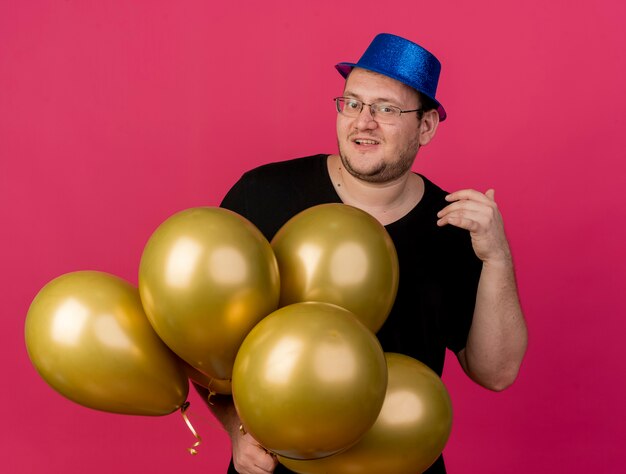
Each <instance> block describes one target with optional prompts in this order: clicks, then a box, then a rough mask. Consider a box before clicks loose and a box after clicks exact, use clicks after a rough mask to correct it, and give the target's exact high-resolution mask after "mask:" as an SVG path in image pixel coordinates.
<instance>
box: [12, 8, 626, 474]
mask: <svg viewBox="0 0 626 474" xmlns="http://www.w3.org/2000/svg"><path fill="white" fill-rule="evenodd" d="M624 5H625V3H624V2H621V1H610V0H599V1H595V2H591V1H588V2H571V1H566V0H558V1H557V0H553V1H546V0H527V1H525V2H497V1H489V0H473V1H458V2H419V1H416V0H413V1H404V0H402V1H395V2H383V3H381V2H379V1H372V0H363V1H359V2H352V1H343V2H341V1H337V0H322V1H312V2H297V1H293V0H280V1H266V2H259V1H245V0H240V1H232V2H210V1H201V0H187V1H165V0H159V1H149V2H148V1H144V2H140V1H121V0H110V1H106V2H102V1H76V0H66V1H60V0H57V1H53V0H48V1H46V0H32V1H28V0H24V1H18V0H3V1H2V2H1V3H0V159H1V165H0V222H1V226H2V232H1V234H0V239H1V241H0V252H1V262H2V270H3V271H2V273H1V274H0V288H1V292H2V320H1V323H0V324H1V326H0V328H1V331H0V333H1V337H2V341H1V345H0V348H1V349H0V354H1V355H2V357H3V361H4V362H3V364H2V365H3V373H4V374H5V377H3V384H2V387H3V389H2V392H1V395H0V396H1V397H2V423H1V428H0V436H1V438H0V460H1V461H0V462H1V466H0V470H2V472H10V473H30V472H38V473H39V472H66V473H79V472H91V473H94V474H95V473H105V472H157V473H161V472H186V473H207V472H223V471H224V468H225V466H226V464H227V461H228V456H229V445H228V440H227V438H226V436H225V434H224V433H223V432H222V431H220V429H219V428H217V425H216V422H215V421H214V420H213V419H212V418H211V417H210V416H209V415H208V412H207V411H206V410H205V409H204V408H203V407H202V406H201V403H200V401H199V400H198V399H197V397H196V396H195V394H194V395H192V396H191V397H190V400H191V402H192V409H191V417H192V420H193V421H194V424H195V426H196V429H197V430H198V431H199V432H200V434H201V435H202V436H203V438H204V443H203V444H202V445H201V449H200V451H201V452H200V454H199V455H198V456H197V457H192V456H189V455H188V454H187V453H186V451H185V448H187V447H188V446H190V445H191V444H193V441H194V439H193V437H192V436H191V434H190V432H189V431H188V429H187V427H186V426H185V424H184V422H183V420H182V418H181V417H180V415H179V414H178V413H174V414H172V415H169V416H165V417H157V418H148V417H137V416H123V415H112V414H107V413H101V412H97V411H94V410H89V409H87V408H83V407H81V406H79V405H76V404H73V403H72V402H70V401H68V400H66V399H64V398H63V397H61V396H60V395H58V394H57V393H56V392H54V391H53V390H52V389H51V388H49V387H48V386H47V385H46V383H45V382H44V381H43V380H42V379H41V378H40V377H39V376H38V375H37V373H36V372H35V370H34V368H33V367H32V365H31V363H30V361H29V359H28V357H27V353H26V349H25V344H24V333H23V331H24V319H25V316H26V312H27V310H28V307H29V304H30V302H31V300H32V298H33V297H34V296H35V294H36V293H37V291H38V290H39V289H40V288H41V287H42V286H43V285H44V284H45V283H47V282H48V281H50V280H51V279H53V278H55V277H56V276H59V275H61V274H63V273H66V272H69V271H74V270H86V269H93V270H101V271H105V272H109V273H113V274H116V275H118V276H121V277H123V278H125V279H127V280H129V281H131V282H133V283H135V284H136V282H137V269H138V264H139V259H140V256H141V252H142V249H143V246H144V244H145V242H146V240H147V239H148V237H149V236H150V235H151V233H152V232H153V231H154V229H155V228H156V227H157V226H158V225H159V224H160V223H161V222H162V221H163V220H165V219H166V218H167V217H169V216H170V215H171V214H172V213H174V212H176V211H179V210H182V209H185V208H188V207H194V206H202V205H217V204H218V203H219V201H220V199H221V198H222V196H223V195H224V193H225V192H226V190H227V189H228V188H229V186H230V185H231V184H232V183H233V182H234V180H236V179H237V178H238V177H239V176H240V174H241V173H242V172H243V171H245V170H247V169H248V168H250V167H252V166H254V165H257V164H261V163H265V162H267V161H275V160H283V159H287V158H291V157H295V156H304V155H307V154H313V153H319V152H333V151H335V135H334V118H335V112H334V110H333V106H332V103H331V100H330V99H331V98H332V97H334V96H336V95H338V94H339V93H340V92H341V88H342V80H341V78H340V76H339V75H338V74H337V73H336V72H335V70H334V68H333V65H334V64H335V63H336V62H339V61H342V60H356V59H358V57H359V56H360V54H361V53H362V52H363V50H364V48H365V47H366V45H367V44H368V43H369V41H370V40H371V39H372V37H373V36H374V35H375V34H376V33H378V32H381V31H385V32H391V33H396V34H400V35H404V36H407V37H409V38H411V39H414V40H415V41H418V42H420V43H422V44H423V45H424V46H426V47H427V48H429V49H431V50H432V51H433V52H434V53H435V54H437V55H438V56H439V58H440V59H441V60H442V62H443V75H442V80H441V83H440V89H439V98H440V100H441V101H442V102H443V104H444V105H445V106H446V109H447V111H448V113H449V119H448V121H446V122H444V124H443V125H442V126H441V127H440V129H439V133H438V136H437V138H436V140H435V141H434V142H433V143H432V144H431V145H430V146H428V147H427V148H426V149H424V150H422V151H420V154H419V156H418V160H417V162H416V166H415V168H416V170H420V171H421V172H423V173H425V174H426V175H427V176H429V177H430V178H432V179H433V180H435V181H436V182H438V183H439V184H441V185H442V186H444V187H446V188H447V189H450V190H454V189H456V188H460V187H475V188H478V189H481V190H484V189H486V188H487V187H488V186H493V187H495V188H496V198H497V200H498V202H499V204H500V207H501V209H502V210H503V213H504V215H505V220H506V224H507V231H508V234H509V237H510V241H511V245H512V247H513V250H514V253H515V259H516V263H517V274H518V280H519V286H520V292H521V296H522V301H523V306H524V309H525V313H526V316H527V320H528V325H529V329H530V347H529V352H528V356H527V358H526V360H525V362H524V365H523V367H522V371H521V374H520V378H519V380H518V382H517V383H516V384H515V385H514V386H513V387H512V388H511V389H509V390H508V391H506V392H504V393H500V394H494V393H490V392H488V391H486V390H483V389H481V388H479V387H477V386H475V385H473V384H472V383H471V382H470V381H469V380H468V379H466V378H464V376H462V375H461V373H460V370H459V369H458V366H457V363H456V362H455V361H454V360H453V359H449V360H448V365H447V370H446V373H445V375H444V381H445V382H446V384H447V386H448V388H449V390H450V393H451V396H452V399H453V403H454V408H455V423H454V429H453V433H452V438H451V440H450V442H449V444H448V446H447V448H446V451H445V452H446V456H447V462H448V466H449V470H450V472H452V473H475V472H481V473H492V472H493V473H495V472H498V473H499V472H507V473H529V472H533V473H543V472H568V473H578V472H621V469H622V465H623V464H624V461H626V458H625V456H624V455H623V454H622V453H623V449H624V448H623V441H624V439H626V428H625V427H624V422H625V421H626V420H625V419H624V418H625V417H624V411H625V410H624V408H623V403H624V395H625V390H624V389H625V388H626V381H625V377H624V374H625V373H626V363H625V358H624V356H623V350H621V349H620V345H621V342H622V339H623V335H624V334H625V333H626V322H625V316H626V311H625V310H626V305H625V303H624V301H625V298H624V291H625V290H626V288H625V285H624V282H625V279H626V278H625V277H626V270H625V265H624V262H625V260H626V259H625V256H626V255H625V253H626V252H625V250H624V247H625V246H624V243H625V242H626V235H625V234H626V212H625V211H624V206H623V204H619V203H620V202H623V198H622V193H623V187H624V184H625V180H624V172H625V171H626V166H625V165H624V158H625V153H624V147H625V145H626V138H625V135H626V133H625V122H624V114H625V112H626V93H625V92H624V90H625V86H624V71H625V69H626V64H625V55H624V47H625V45H626V35H625V33H624V26H623V25H624V22H625V20H626V15H625V13H626V7H625V6H624Z"/></svg>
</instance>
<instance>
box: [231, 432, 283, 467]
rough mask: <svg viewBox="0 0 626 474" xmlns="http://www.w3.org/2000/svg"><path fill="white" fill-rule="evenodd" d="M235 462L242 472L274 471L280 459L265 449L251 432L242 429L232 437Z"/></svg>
mask: <svg viewBox="0 0 626 474" xmlns="http://www.w3.org/2000/svg"><path fill="white" fill-rule="evenodd" d="M232 445H233V463H234V464H235V469H236V470H237V472H239V473H240V474H267V473H271V472H274V469H275V468H276V465H277V464H278V460H277V458H276V456H274V455H273V454H271V453H269V452H268V451H267V450H265V449H264V448H263V447H262V446H261V445H260V444H259V443H258V442H257V441H256V440H255V439H254V438H253V437H252V436H251V435H250V434H248V433H245V434H244V432H243V431H242V432H241V433H240V434H239V435H237V436H236V437H234V439H232Z"/></svg>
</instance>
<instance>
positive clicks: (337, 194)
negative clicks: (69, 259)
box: [211, 34, 527, 474]
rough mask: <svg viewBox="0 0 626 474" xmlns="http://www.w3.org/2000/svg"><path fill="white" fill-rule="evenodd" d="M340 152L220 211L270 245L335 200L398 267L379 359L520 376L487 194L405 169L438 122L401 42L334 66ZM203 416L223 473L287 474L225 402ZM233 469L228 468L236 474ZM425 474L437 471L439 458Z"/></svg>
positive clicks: (244, 193)
mask: <svg viewBox="0 0 626 474" xmlns="http://www.w3.org/2000/svg"><path fill="white" fill-rule="evenodd" d="M336 67H337V69H338V70H339V72H340V73H341V74H342V75H343V76H344V77H345V78H346V83H345V89H344V91H343V95H342V97H339V98H336V99H335V103H336V107H337V112H338V115H337V140H338V145H339V154H337V155H317V156H313V157H307V158H302V159H298V160H291V161H287V162H282V163H273V164H270V165H265V166H262V167H260V168H257V169H256V170H252V171H250V172H248V173H246V174H245V175H244V176H243V177H242V178H241V179H240V180H239V182H238V183H237V184H235V186H233V188H232V189H231V190H230V191H229V193H228V194H227V196H226V197H225V199H224V201H223V203H222V206H223V207H226V208H229V209H232V210H234V211H236V212H238V213H240V214H242V215H244V216H245V217H247V218H248V219H250V220H251V221H252V222H253V223H254V224H255V225H256V226H257V227H259V229H260V230H261V231H262V232H263V233H264V235H265V236H266V237H267V238H268V239H271V238H272V237H273V236H274V234H275V233H276V232H277V231H278V229H279V228H280V227H281V226H282V225H283V224H284V223H285V222H286V221H287V220H288V219H289V218H291V217H292V216H293V215H295V214H297V213H298V212H300V211H302V210H304V209H306V208H308V207H311V206H313V205H316V204H322V203H326V202H343V203H345V204H349V205H352V206H355V207H358V208H360V209H362V210H364V211H366V212H368V213H369V214H371V215H372V216H374V217H375V218H376V219H378V221H380V222H381V223H382V224H383V225H385V227H386V229H387V231H388V232H389V234H390V236H391V237H392V239H393V241H394V244H395V246H396V250H397V251H398V257H399V261H400V287H399V289H398V295H397V298H396V302H395V304H394V308H393V309H392V311H391V314H390V315H389V317H388V318H387V321H386V322H385V324H384V325H383V327H382V328H381V330H380V331H379V332H378V333H377V336H378V338H379V340H380V342H381V344H382V346H383V349H384V350H385V351H387V352H400V353H404V354H407V355H409V356H411V357H414V358H416V359H418V360H420V361H422V362H424V363H425V364H427V365H428V366H429V367H431V368H432V369H433V370H434V371H435V372H437V373H438V374H439V375H441V373H442V370H443V361H444V357H445V351H446V348H448V349H450V350H452V351H453V352H455V353H456V355H457V358H458V360H459V363H460V364H461V367H462V368H463V370H464V371H465V373H466V374H467V375H468V376H469V377H470V378H471V379H472V380H474V381H475V382H477V383H478V384H480V385H482V386H484V387H486V388H488V389H491V390H495V391H499V390H503V389H504V388H506V387H508V386H509V385H510V384H512V383H513V381H514V380H515V378H516V377H517V373H518V370H519V367H520V365H521V362H522V359H523V356H524V353H525V351H526V344H527V333H526V326H525V322H524V317H523V314H522V311H521V309H520V305H519V300H518V296H517V288H516V283H515V276H514V271H513V263H512V259H511V254H510V250H509V246H508V243H507V239H506V237H505V234H504V228H503V224H502V219H501V216H500V213H499V211H498V208H497V205H496V203H495V201H494V191H493V190H488V191H487V192H486V193H485V194H483V193H481V192H478V191H475V190H471V189H465V190H461V191H457V192H454V193H452V194H446V193H445V192H444V191H442V190H441V189H440V188H438V187H437V186H436V185H434V184H433V183H431V182H430V181H429V180H428V179H426V178H425V177H424V176H421V175H419V174H416V173H413V172H412V171H411V167H412V165H413V162H414V160H415V157H416V154H417V152H418V150H419V148H420V147H421V146H425V145H427V144H428V143H430V141H431V140H432V139H433V137H434V136H435V133H436V131H437V127H438V125H439V122H440V121H443V120H445V118H446V112H445V110H444V108H443V106H442V105H441V104H440V103H439V102H438V101H437V100H436V98H435V93H436V88H437V82H438V79H439V72H440V67H441V66H440V64H439V61H438V60H437V59H436V58H435V57H434V56H433V55H432V54H430V53H429V52H428V51H426V50H425V49H423V48H422V47H420V46H418V45H416V44H415V43H412V42H410V41H407V40H405V39H403V38H400V37H398V36H394V35H389V34H381V35H378V36H377V37H376V38H374V40H373V41H372V43H371V44H370V46H369V47H368V49H367V50H366V52H365V53H364V55H363V56H362V57H361V59H360V60H359V62H358V63H356V64H355V63H340V64H338V65H337V66H336ZM212 401H213V405H211V409H212V410H213V412H214V413H215V414H216V416H217V417H218V419H219V420H220V421H221V422H222V423H223V424H224V426H225V428H226V429H227V431H228V433H229V435H230V438H231V441H232V447H233V462H232V463H231V466H230V468H229V472H239V473H241V474H244V473H254V474H262V473H267V472H274V470H276V471H275V472H290V471H287V470H286V469H285V468H284V466H281V465H277V461H276V458H275V457H274V456H273V455H271V454H270V453H268V452H266V451H265V450H264V449H263V447H262V446H259V444H258V443H257V442H256V441H255V440H254V439H253V438H252V437H251V436H250V435H249V434H247V433H245V431H243V430H240V421H239V418H238V416H237V413H236V411H235V410H234V407H233V405H232V400H230V399H228V398H225V397H215V398H213V399H212ZM235 469H236V470H235ZM427 472H445V467H444V464H443V459H442V458H440V459H439V460H437V461H436V462H435V464H434V465H433V466H431V468H430V469H429V470H428V471H427Z"/></svg>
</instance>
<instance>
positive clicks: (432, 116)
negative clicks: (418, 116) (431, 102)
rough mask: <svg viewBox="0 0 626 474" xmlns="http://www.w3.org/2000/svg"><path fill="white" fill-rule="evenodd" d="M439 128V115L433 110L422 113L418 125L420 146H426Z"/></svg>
mask: <svg viewBox="0 0 626 474" xmlns="http://www.w3.org/2000/svg"><path fill="white" fill-rule="evenodd" d="M437 126H439V113H438V112H437V110H435V109H431V110H429V111H427V112H424V115H423V116H422V120H421V121H420V125H419V128H420V130H419V143H420V145H421V146H424V145H428V144H429V143H430V141H431V140H432V139H433V137H434V136H435V133H436V132H437Z"/></svg>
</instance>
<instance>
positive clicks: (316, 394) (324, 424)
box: [232, 302, 387, 459]
mask: <svg viewBox="0 0 626 474" xmlns="http://www.w3.org/2000/svg"><path fill="white" fill-rule="evenodd" d="M386 387H387V366H386V363H385V357H384V353H383V351H382V348H381V346H380V344H379V343H378V340H377V339H376V337H375V336H374V334H373V333H372V332H371V331H370V330H369V329H367V328H366V327H365V326H364V325H363V324H362V323H361V322H359V321H358V319H357V318H356V316H354V315H353V314H352V313H350V312H349V311H348V310H346V309H343V308H340V307H339V306H335V305H332V304H328V303H318V302H309V303H298V304H293V305H290V306H286V307H284V308H281V309H279V310H277V311H275V312H274V313H272V314H270V315H269V316H267V317H266V318H265V319H264V320H263V321H261V322H260V323H259V324H258V325H257V326H255V328H254V329H253V330H252V331H251V332H250V334H248V336H247V337H246V339H245V340H244V342H243V344H242V345H241V348H240V349H239V353H238V354H237V359H236V360H235V366H234V369H233V379H232V388H233V400H234V402H235V408H236V409H237V412H238V413H239V417H240V418H241V420H242V422H243V426H244V428H245V429H246V430H247V431H248V432H249V433H250V434H251V435H252V436H253V437H254V438H255V439H256V440H257V441H258V442H259V443H260V444H261V445H262V446H263V447H265V448H266V449H268V450H269V451H272V452H274V453H277V454H280V455H282V456H286V457H289V458H295V459H311V458H317V457H321V456H328V455H330V454H333V453H336V452H338V451H340V450H342V449H345V448H347V447H348V446H350V445H352V444H354V443H355V442H356V441H357V440H358V439H359V438H360V437H361V436H362V435H363V434H364V433H365V432H366V431H367V430H368V429H369V428H370V426H371V425H372V424H373V423H374V421H375V420H376V417H377V416H378V413H379V411H380V408H381V406H382V403H383V400H384V397H385V389H386Z"/></svg>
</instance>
